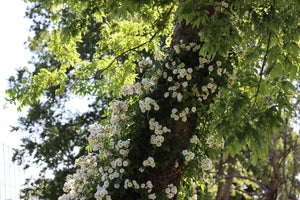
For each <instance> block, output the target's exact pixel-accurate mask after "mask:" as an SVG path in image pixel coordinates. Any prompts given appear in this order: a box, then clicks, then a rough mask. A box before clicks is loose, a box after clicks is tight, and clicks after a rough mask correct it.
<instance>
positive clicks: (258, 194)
mask: <svg viewBox="0 0 300 200" xmlns="http://www.w3.org/2000/svg"><path fill="white" fill-rule="evenodd" d="M235 189H236V190H237V191H239V192H242V193H245V194H247V195H249V196H266V193H265V192H261V193H254V192H247V191H245V190H241V189H239V188H238V187H237V186H235Z"/></svg>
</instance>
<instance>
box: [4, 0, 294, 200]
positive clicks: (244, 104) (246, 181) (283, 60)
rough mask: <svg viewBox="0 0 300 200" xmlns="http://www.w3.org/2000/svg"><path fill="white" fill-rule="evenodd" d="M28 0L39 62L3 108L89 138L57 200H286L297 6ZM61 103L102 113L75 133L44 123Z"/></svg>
mask: <svg viewBox="0 0 300 200" xmlns="http://www.w3.org/2000/svg"><path fill="white" fill-rule="evenodd" d="M29 2H33V3H34V5H35V6H36V7H35V8H37V10H34V9H32V10H31V11H33V14H34V15H36V16H37V18H38V16H46V18H45V20H44V21H43V23H42V24H43V26H38V25H40V24H39V23H36V26H35V28H36V30H35V34H36V37H35V38H33V39H32V40H31V41H30V45H31V47H32V50H33V51H37V52H39V53H40V56H38V58H39V60H38V61H37V62H36V65H35V71H34V72H29V75H28V76H26V75H25V76H24V73H25V72H24V70H20V71H19V73H21V75H19V79H17V81H14V80H12V81H14V82H13V83H14V84H13V86H12V87H10V88H9V89H8V90H7V94H8V98H7V100H8V101H9V102H12V103H19V109H21V108H23V107H24V106H28V105H29V106H31V108H32V109H31V111H33V112H35V110H34V108H35V107H34V105H38V107H37V108H38V109H41V108H43V110H44V111H43V112H45V116H47V115H50V116H51V120H50V119H49V120H50V121H49V122H51V123H49V126H47V121H46V123H44V124H43V125H42V127H43V130H42V131H41V132H40V134H41V136H42V137H43V133H44V132H46V133H47V134H44V135H45V136H47V137H48V136H51V134H54V136H55V135H57V136H59V135H61V134H66V133H68V134H67V136H65V137H68V136H70V139H69V140H67V141H68V142H71V143H72V140H73V139H74V141H76V142H77V141H78V142H79V143H78V144H76V145H82V146H83V147H85V145H87V144H86V143H85V142H84V141H83V142H82V143H80V142H81V141H80V138H84V139H85V140H87V141H88V146H87V148H86V149H87V152H86V153H83V154H85V155H83V154H81V155H82V156H81V157H79V158H78V159H76V161H75V167H76V171H75V170H74V171H73V174H70V175H68V176H67V180H66V183H65V185H64V188H63V190H64V192H65V193H66V194H64V195H62V196H61V197H60V199H197V198H198V199H199V198H200V199H208V198H216V199H228V198H229V197H230V196H231V197H232V198H235V199H252V198H254V197H259V198H262V199H263V198H265V199H272V200H273V199H274V200H275V199H277V198H278V197H279V196H281V197H282V198H289V199H296V198H297V195H299V189H297V186H299V180H297V179H296V178H295V176H296V175H297V173H298V172H297V166H298V165H299V161H298V160H297V159H298V158H297V156H296V155H297V151H298V152H299V145H298V143H297V141H298V136H297V134H295V133H293V132H292V131H291V125H290V121H291V120H292V119H293V116H294V115H295V114H297V113H296V111H297V109H298V103H299V100H298V99H299V96H298V92H299V89H298V80H299V55H300V54H299V30H300V29H299V8H300V3H299V2H298V1H294V0H287V1H276V0H272V1H261V0H255V1H235V0H232V1H226V2H225V1H194V0H186V1H184V0H180V1H174V0H165V1H151V0H143V1H133V0H122V1H114V0H107V1H87V0H80V1H68V0H65V1H60V0H43V1H34V0H31V1H29ZM34 15H32V16H31V17H33V16H34ZM29 16H30V13H29ZM33 18H35V17H33ZM38 21H39V20H38ZM40 22H41V21H40ZM71 93H72V94H75V95H81V96H89V97H93V98H95V99H97V101H96V103H100V102H101V103H102V105H104V106H103V107H102V109H101V108H100V109H99V107H98V109H96V110H95V112H93V115H92V120H90V121H88V118H81V120H82V121H81V122H80V123H79V124H78V125H77V126H74V127H76V128H75V129H72V128H71V129H69V126H70V124H72V122H73V120H70V121H68V122H66V123H61V124H60V122H59V121H57V119H59V117H60V115H58V116H57V115H55V109H56V107H55V106H54V105H60V103H57V102H56V100H62V99H64V98H65V97H68V96H69V95H70V94H71ZM45 96H46V97H47V99H46V101H43V100H42V99H41V97H45ZM108 101H110V103H108ZM41 102H42V103H41ZM108 104H109V105H110V108H108V107H106V106H107V105H108ZM47 105H48V106H47ZM94 105H95V106H96V107H97V104H94ZM43 112H41V111H40V110H39V112H37V113H43ZM61 113H63V111H62V112H61ZM30 116H34V115H30ZM57 117H58V118H57ZM38 119H39V117H37V118H36V119H28V120H29V122H31V121H35V120H38ZM40 119H45V117H43V118H40ZM25 121H26V120H25V119H24V122H25ZM53 122H55V123H53ZM92 123H94V124H92ZM24 124H26V123H24ZM85 125H90V128H89V132H90V133H89V135H88V136H85V135H82V134H80V132H81V131H78V129H82V130H86V128H87V127H86V126H85ZM53 127H55V128H56V129H54V128H53ZM59 127H64V128H66V129H62V130H60V131H57V128H59ZM48 130H50V133H51V134H49V131H48ZM67 130H68V131H67ZM71 132H72V133H71ZM54 138H56V137H54ZM57 138H59V137H57ZM47 140H48V138H47ZM24 142H25V143H26V141H24ZM58 143H59V142H58ZM27 144H32V142H29V143H27ZM76 145H75V146H76ZM33 146H34V147H33V148H32V150H34V149H35V150H38V149H39V148H38V147H37V143H35V144H34V145H33ZM63 146H64V143H60V147H59V148H58V149H57V150H59V151H55V152H54V154H53V157H56V156H57V152H60V153H61V156H62V157H64V156H65V155H66V153H67V152H68V151H69V150H70V148H69V147H68V148H66V151H62V149H64V148H63ZM71 151H72V149H71ZM31 154H32V152H31ZM55 154H56V155H55ZM35 155H38V154H35ZM62 157H61V158H60V159H62ZM70 160H73V161H74V159H70ZM258 161H259V164H258ZM266 161H267V163H265V162H266ZM46 162H47V161H46ZM55 166H56V165H55ZM48 167H50V166H48ZM280 170H282V173H281V172H280ZM287 171H289V172H290V173H291V174H292V176H291V177H289V176H288V175H287ZM266 173H270V174H269V176H268V177H264V178H262V177H263V176H264V174H266ZM261 179H263V180H261ZM224 180H225V181H224ZM230 189H232V191H234V192H232V193H230ZM253 196H254V197H253Z"/></svg>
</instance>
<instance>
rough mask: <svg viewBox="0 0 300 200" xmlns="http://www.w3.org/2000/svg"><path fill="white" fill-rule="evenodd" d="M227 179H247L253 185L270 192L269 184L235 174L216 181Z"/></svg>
mask: <svg viewBox="0 0 300 200" xmlns="http://www.w3.org/2000/svg"><path fill="white" fill-rule="evenodd" d="M227 178H240V179H246V180H249V181H252V182H253V183H256V184H257V185H259V186H261V187H262V188H263V189H265V190H269V187H268V185H267V184H265V183H263V182H261V181H258V180H255V179H252V178H250V177H247V176H242V175H240V174H233V175H227V176H225V177H223V178H219V179H217V180H216V181H220V180H222V179H227Z"/></svg>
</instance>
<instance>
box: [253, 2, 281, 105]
mask: <svg viewBox="0 0 300 200" xmlns="http://www.w3.org/2000/svg"><path fill="white" fill-rule="evenodd" d="M272 13H273V15H272V19H273V20H274V19H275V0H273V10H272ZM271 37H272V31H270V33H269V38H268V43H267V49H266V53H265V55H264V58H263V63H262V66H261V69H260V72H259V76H260V78H259V82H258V85H257V90H256V94H255V95H254V98H255V101H254V104H253V105H255V104H256V101H257V96H258V93H259V89H260V85H261V82H262V78H263V74H264V70H265V66H266V64H267V56H268V54H269V49H270V43H271ZM250 110H251V109H250Z"/></svg>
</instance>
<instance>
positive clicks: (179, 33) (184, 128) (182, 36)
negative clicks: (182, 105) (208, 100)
mask: <svg viewBox="0 0 300 200" xmlns="http://www.w3.org/2000/svg"><path fill="white" fill-rule="evenodd" d="M185 1H186V0H180V1H179V3H180V4H181V3H183V2H185ZM179 6H180V5H179ZM204 9H207V10H208V11H209V12H210V13H211V14H209V16H210V15H212V14H213V12H214V10H213V9H212V8H211V7H205V8H201V9H200V10H204ZM202 27H203V26H202V25H200V27H198V28H197V27H194V28H193V27H192V25H191V24H188V25H186V21H185V20H184V19H183V20H182V21H181V22H180V21H179V20H178V18H177V19H176V20H175V27H174V32H173V36H172V41H171V51H172V47H173V46H174V45H176V44H179V43H180V41H181V42H182V43H184V44H187V43H190V42H195V43H198V44H199V36H198V33H199V31H200V30H201V29H202ZM195 59H197V60H198V57H195ZM181 61H182V62H183V63H185V65H186V66H191V67H193V65H192V64H190V63H191V58H186V59H185V60H181ZM163 81H164V82H163V84H164V85H165V86H166V87H168V86H170V83H168V82H167V80H163ZM162 90H163V89H162ZM164 92H165V91H158V93H161V94H163V93H164ZM178 105H179V103H174V104H173V105H170V103H169V102H168V101H167V100H166V102H163V103H162V106H161V107H162V108H164V109H166V110H167V109H169V110H171V109H172V108H176V107H178ZM164 117H165V118H169V117H170V116H169V115H166V116H162V118H164ZM197 117H198V116H197V115H196V114H194V113H193V114H191V115H190V117H188V118H187V121H186V123H185V124H183V123H182V122H179V121H174V120H173V121H171V122H170V123H169V124H168V125H167V126H168V128H170V129H171V130H172V131H173V132H174V133H175V138H174V140H173V141H171V142H170V143H169V144H167V145H168V146H169V147H170V152H172V151H178V147H179V148H180V152H181V151H182V150H183V149H187V148H188V143H187V141H189V138H191V136H192V134H193V132H194V130H195V128H196V121H197ZM174 144H175V145H174ZM166 153H168V152H161V153H160V155H158V157H161V159H163V160H165V161H167V160H170V158H169V157H168V155H167V154H166ZM175 162H177V163H178V166H177V167H174V163H175ZM183 166H184V160H183V159H178V158H174V159H173V160H172V161H171V162H169V165H168V166H167V169H166V170H164V171H161V170H158V169H152V170H151V171H150V173H148V174H147V175H146V178H148V179H150V180H151V181H152V183H153V185H155V187H156V188H157V189H158V190H161V189H164V188H166V187H167V186H168V184H170V183H173V185H175V186H176V187H177V188H179V184H180V179H181V176H182V174H183ZM176 199H177V194H176V196H175V197H174V198H173V200H176Z"/></svg>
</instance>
